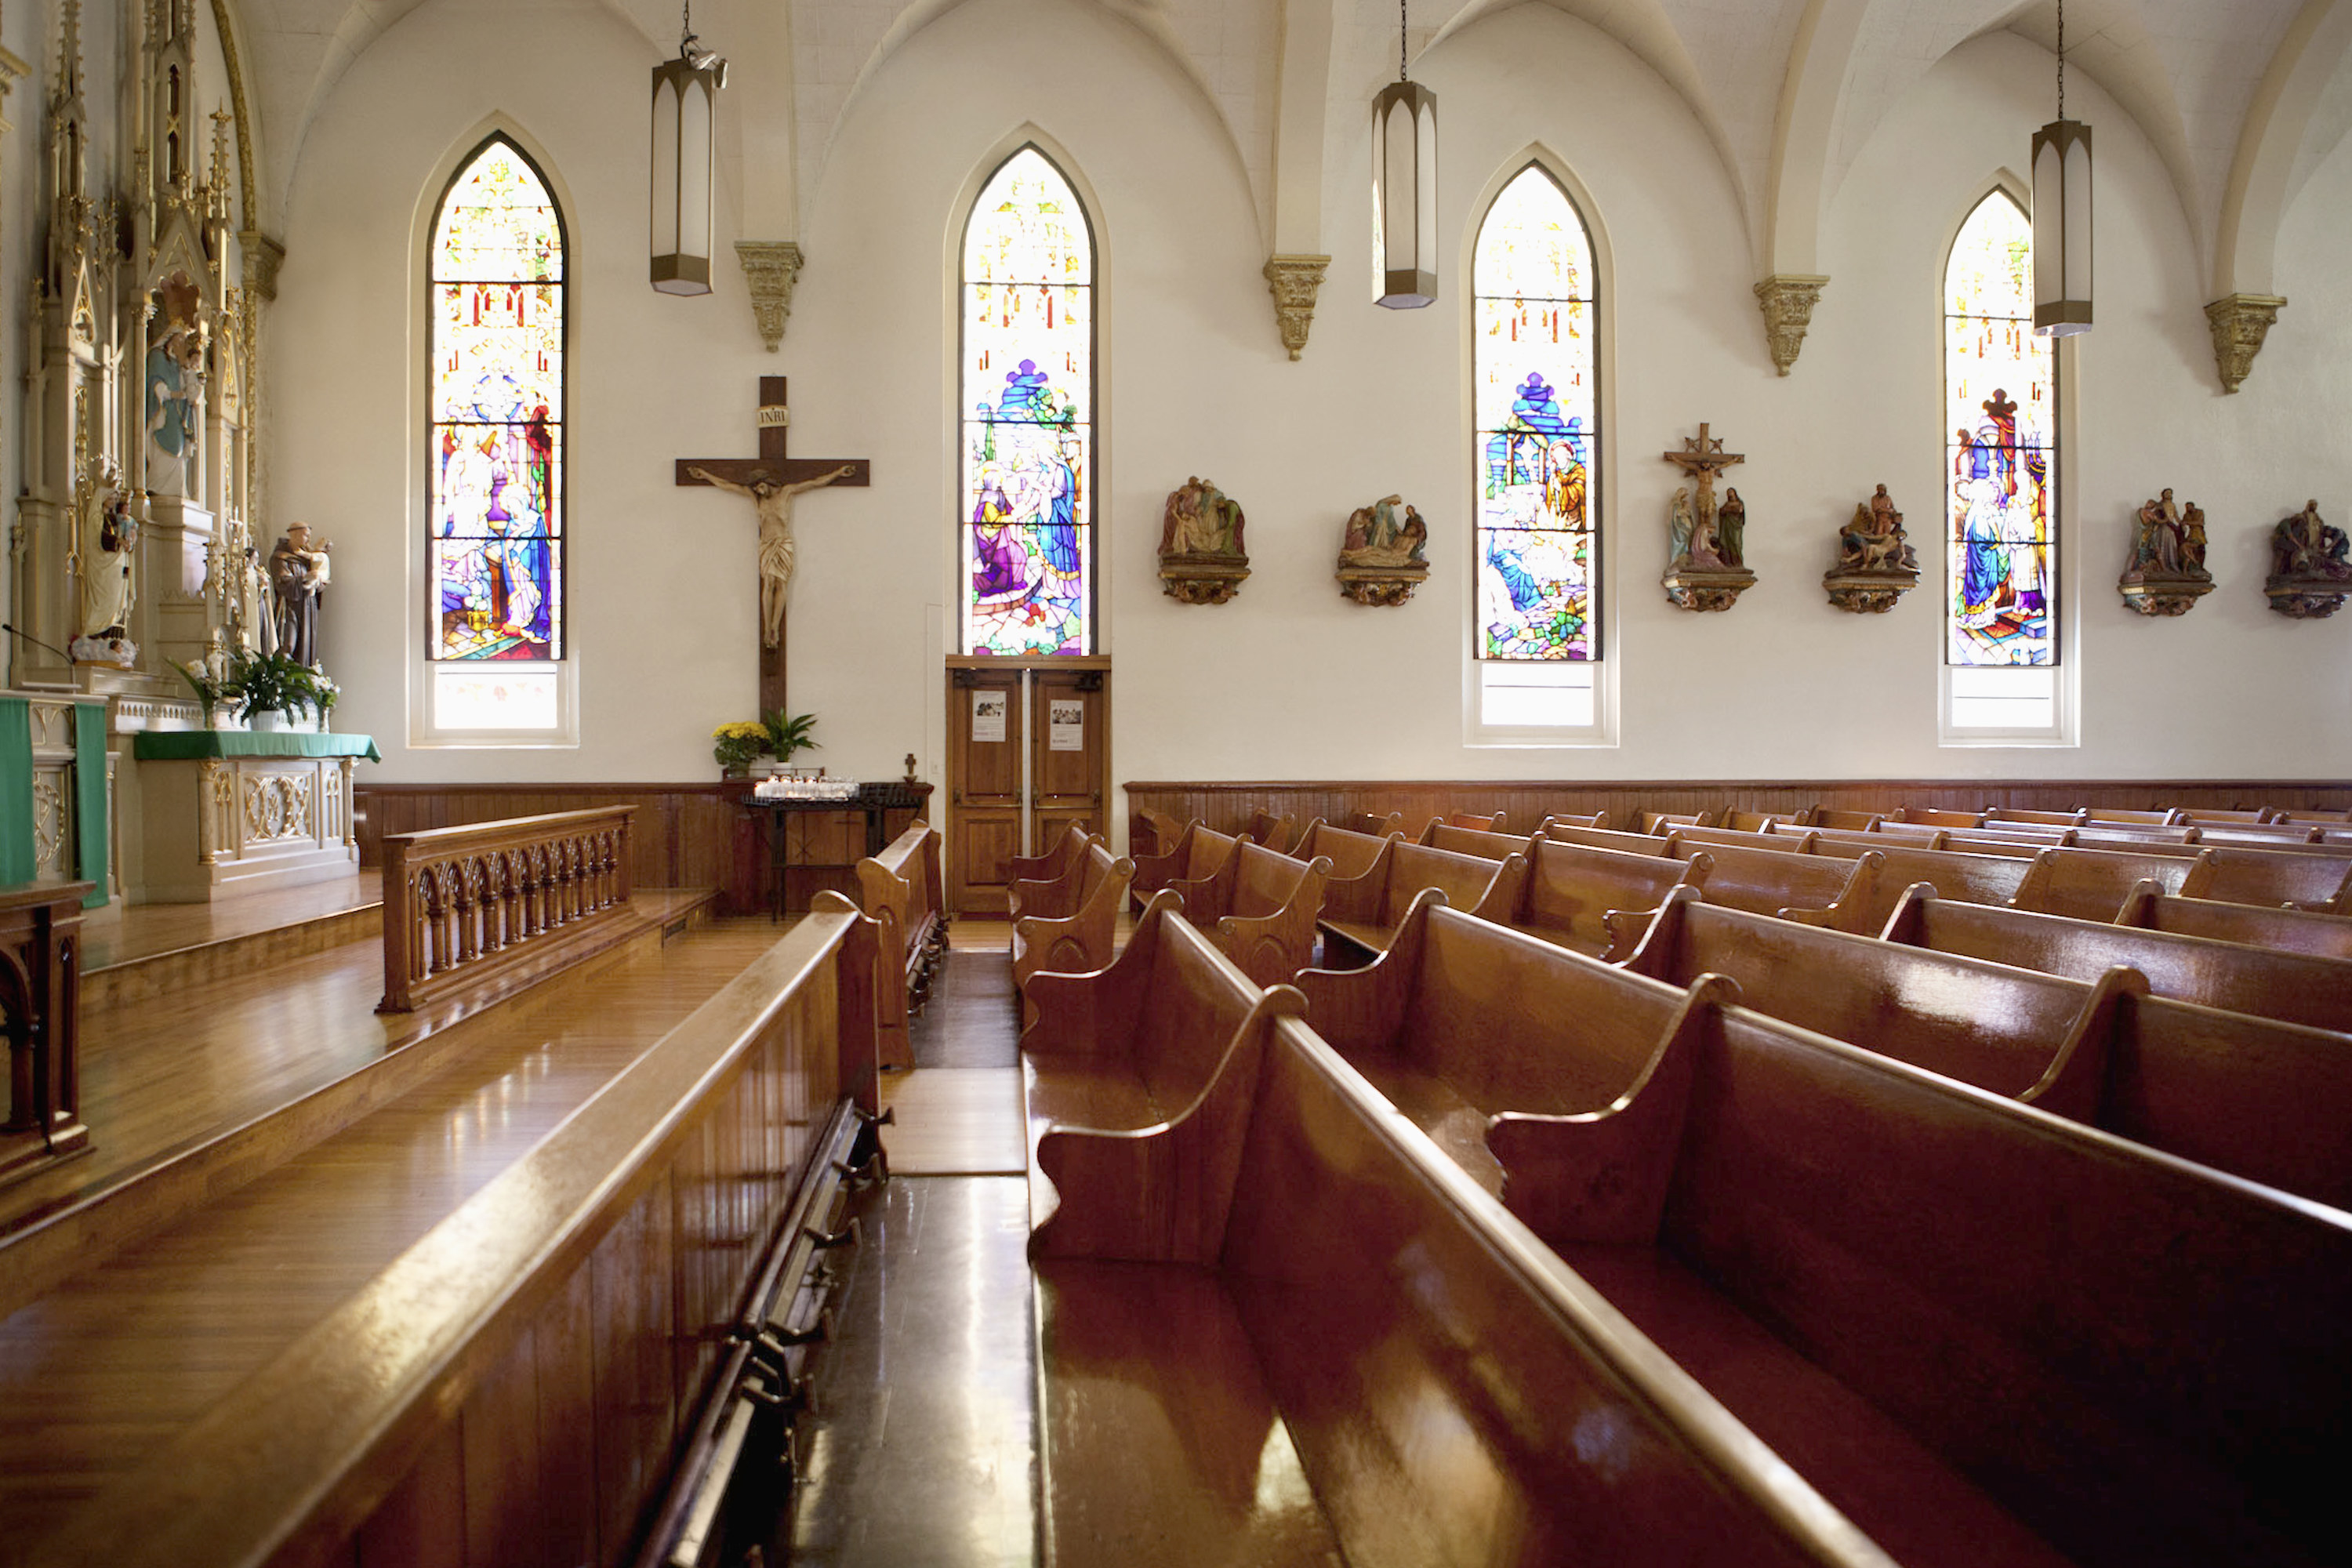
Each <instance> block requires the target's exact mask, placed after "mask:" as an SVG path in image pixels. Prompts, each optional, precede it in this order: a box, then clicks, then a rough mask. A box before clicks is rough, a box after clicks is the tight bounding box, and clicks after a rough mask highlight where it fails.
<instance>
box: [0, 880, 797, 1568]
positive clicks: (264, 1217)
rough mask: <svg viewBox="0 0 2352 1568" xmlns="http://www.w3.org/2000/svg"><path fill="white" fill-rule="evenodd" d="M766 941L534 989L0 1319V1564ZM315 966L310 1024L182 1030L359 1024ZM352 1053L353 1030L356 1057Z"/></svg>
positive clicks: (731, 942) (735, 932)
mask: <svg viewBox="0 0 2352 1568" xmlns="http://www.w3.org/2000/svg"><path fill="white" fill-rule="evenodd" d="M779 934H780V932H779V930H778V928H777V927H775V926H773V925H772V924H770V923H769V922H768V921H764V920H754V921H740V922H737V921H727V922H721V923H719V924H718V925H715V926H712V927H709V928H706V929H703V930H698V931H692V932H689V933H688V934H686V935H684V936H682V937H680V938H678V939H677V940H676V941H674V942H669V943H667V944H666V945H662V946H657V947H655V948H653V949H652V950H651V951H646V952H635V953H632V954H630V955H629V956H627V957H626V958H625V959H622V960H620V961H618V962H615V963H610V964H607V965H604V966H602V967H601V968H600V969H598V970H596V971H595V972H593V973H584V974H579V973H575V977H574V978H572V979H570V980H567V981H566V982H565V983H564V984H562V985H559V986H552V987H547V988H545V989H546V990H548V991H550V992H551V993H553V994H554V996H553V998H552V999H551V1000H550V1001H548V1002H547V1003H546V1005H540V1006H535V1007H532V1008H528V1009H518V1010H515V1011H514V1012H512V1013H511V1014H508V1015H506V1016H505V1017H504V1024H505V1026H504V1027H503V1028H502V1029H501V1030H500V1031H499V1037H498V1038H496V1039H494V1040H488V1041H484V1042H482V1043H480V1044H479V1045H478V1046H477V1047H476V1048H474V1049H472V1050H470V1051H469V1052H467V1054H466V1055H465V1056H463V1057H462V1058H460V1059H458V1060H457V1061H454V1062H452V1063H451V1064H450V1065H449V1066H448V1067H447V1068H446V1070H444V1071H442V1072H440V1073H439V1074H437V1075H436V1077H434V1078H432V1079H428V1080H426V1081H425V1083H423V1084H421V1085H419V1086H418V1087H416V1088H415V1089H413V1090H411V1091H410V1092H408V1093H407V1094H405V1095H404V1096H403V1097H402V1098H401V1099H400V1100H397V1101H395V1102H394V1103H393V1104H391V1105H389V1106H386V1107H384V1108H383V1109H381V1110H376V1111H375V1112H374V1113H373V1114H372V1115H369V1116H367V1117H366V1118H365V1119H363V1120H362V1121H358V1122H356V1123H354V1124H353V1125H352V1126H350V1127H348V1128H346V1129H344V1130H343V1131H340V1132H337V1133H335V1134H334V1135H332V1136H330V1137H328V1138H326V1139H325V1140H323V1141H322V1142H318V1143H317V1144H315V1145H314V1146H312V1147H310V1149H308V1150H307V1151H306V1152H302V1153H299V1154H298V1155H296V1156H294V1157H293V1158H292V1159H290V1160H289V1161H287V1162H286V1163H283V1164H281V1165H278V1167H277V1168H275V1169H273V1170H270V1171H269V1172H268V1173H266V1174H263V1175H260V1176H258V1177H257V1178H255V1179H254V1180H252V1181H250V1182H248V1183H247V1184H244V1185H242V1186H240V1187H238V1188H236V1190H235V1191H233V1192H229V1193H227V1194H224V1195H221V1196H218V1197H216V1198H215V1199H214V1200H213V1201H212V1202H211V1203H209V1204H208V1205H205V1206H204V1207H203V1208H202V1209H200V1210H198V1211H196V1212H194V1213H192V1214H190V1215H186V1216H184V1217H183V1218H181V1219H179V1220H177V1221H176V1222H174V1223H172V1224H170V1225H168V1226H165V1227H164V1228H163V1229H161V1230H159V1231H157V1232H155V1233H154V1234H152V1235H151V1236H148V1237H144V1238H142V1239H139V1240H135V1241H132V1242H131V1243H129V1244H128V1245H125V1246H122V1247H120V1248H119V1249H118V1250H117V1251H116V1252H115V1253H114V1254H113V1256H111V1257H110V1258H105V1259H104V1260H103V1261H100V1262H99V1263H97V1264H95V1265H94V1266H92V1267H89V1268H85V1269H83V1270H82V1271H81V1272H79V1274H77V1275H75V1276H73V1277H71V1278H69V1279H67V1280H66V1281H65V1282H64V1283H63V1284H62V1285H60V1286H58V1288H57V1289H52V1290H51V1291H49V1292H48V1293H47V1295H45V1296H43V1297H42V1298H41V1299H40V1300H37V1301H35V1302H33V1303H32V1304H31V1305H29V1306H26V1307H25V1308H23V1309H22V1310H18V1311H16V1312H15V1313H14V1314H13V1315H11V1316H10V1317H8V1318H7V1319H5V1321H0V1402H4V1403H5V1408H7V1409H11V1410H15V1411H18V1412H31V1411H36V1410H37V1411H40V1412H42V1413H43V1414H42V1418H41V1419H38V1420H17V1421H10V1422H6V1423H0V1520H4V1521H6V1528H5V1530H0V1563H14V1562H18V1561H22V1560H24V1553H26V1552H28V1551H30V1550H31V1547H30V1544H29V1543H30V1542H35V1541H37V1540H38V1538H39V1537H40V1536H41V1535H42V1534H43V1533H45V1531H46V1529H47V1525H48V1524H49V1523H50V1522H51V1521H54V1520H55V1519H56V1518H57V1516H58V1512H59V1510H63V1509H66V1508H68V1507H70V1506H71V1505H72V1504H73V1503H74V1502H75V1501H76V1500H79V1499H83V1498H86V1497H88V1496H89V1495H90V1494H91V1493H92V1492H93V1491H95V1490H96V1489H99V1488H100V1486H102V1485H104V1484H105V1483H106V1482H107V1481H108V1480H109V1479H111V1478H113V1477H116V1476H119V1475H120V1474H121V1472H122V1471H124V1470H125V1469H127V1468H130V1467H131V1466H133V1465H135V1464H136V1463H138V1462H139V1460H140V1459H141V1458H142V1456H144V1455H146V1454H148V1453H149V1452H150V1451H151V1450H152V1448H153V1447H155V1446H156V1445H157V1444H158V1443H160V1442H161V1441H163V1439H164V1438H165V1437H166V1436H169V1435H170V1434H171V1433H173V1431H174V1430H176V1429H178V1428H179V1427H181V1426H184V1425H185V1423H187V1422H188V1421H189V1420H190V1419H192V1418H193V1417H194V1415H197V1414H198V1413H199V1412H201V1411H202V1410H204V1409H205V1407H206V1406H207V1405H210V1404H211V1403H212V1402H213V1401H215V1400H216V1399H217V1398H219V1397H220V1395H221V1394H224V1393H225V1392H226V1390H227V1389H229V1388H230V1387H231V1386H233V1385H234V1384H236V1382H238V1381H239V1380H240V1379H242V1378H243V1377H245V1376H247V1375H248V1374H249V1373H252V1372H253V1371H254V1370H255V1369H256V1368H257V1366H259V1365H260V1364H262V1363H264V1362H266V1361H267V1360H268V1358H269V1357H270V1356H271V1355H273V1354H275V1353H276V1352H278V1351H281V1350H282V1349H283V1348H284V1347H285V1346H286V1345H287V1344H288V1343H289V1342H292V1341H293V1340H294V1339H295V1338H296V1337H297V1336H298V1335H299V1334H300V1333H301V1332H303V1331H305V1330H307V1329H308V1328H310V1326H312V1325H313V1324H315V1323H316V1322H317V1321H319V1320H320V1319H321V1318H322V1317H324V1316H325V1315H326V1314H327V1313H328V1312H330V1311H331V1310H333V1309H334V1308H335V1307H336V1306H337V1305H338V1304H340V1303H341V1301H343V1300H345V1299H347V1298H348V1297H349V1296H350V1295H351V1293H352V1291H353V1290H354V1289H357V1288H358V1287H359V1286H360V1285H361V1284H362V1283H363V1282H364V1281H365V1280H367V1279H370V1278H371V1277H373V1275H374V1274H375V1273H376V1272H378V1271H379V1270H381V1269H382V1268H383V1267H384V1266H385V1265H386V1264H387V1263H389V1262H390V1261H391V1260H392V1259H393V1258H394V1257H396V1256H398V1255H399V1253H400V1252H401V1251H402V1250H403V1249H404V1248H405V1247H408V1246H409V1245H411V1244H412V1243H413V1242H415V1240H416V1239H417V1238H418V1237H421V1236H423V1235H424V1234H425V1231H426V1230H427V1229H429V1228H430V1227H431V1226H433V1225H434V1224H435V1223H436V1221H438V1220H439V1219H441V1218H442V1217H443V1216H445V1215H446V1214H447V1213H448V1212H449V1211H450V1210H451V1208H453V1207H454V1206H455V1205H457V1203H459V1202H461V1201H462V1200H463V1199H464V1198H465V1197H466V1196H467V1195H468V1194H471V1193H473V1192H475V1191H476V1190H478V1188H479V1187H481V1186H482V1184H485V1183H486V1182H488V1180H490V1179H491V1178H492V1177H493V1176H495V1175H496V1174H497V1173H499V1171H500V1170H502V1169H504V1168H505V1167H506V1165H507V1164H508V1163H509V1162H511V1161H512V1160H513V1159H514V1158H515V1157H516V1156H517V1155H518V1154H519V1153H520V1152H522V1151H523V1150H525V1149H527V1148H529V1147H530V1145H531V1144H532V1143H534V1142H537V1141H538V1140H539V1139H540V1138H541V1137H542V1136H543V1135H544V1134H545V1133H546V1132H547V1131H549V1130H550V1129H551V1128H552V1127H554V1126H555V1125H556V1123H557V1122H559V1121H562V1119H563V1118H564V1117H566V1116H567V1115H569V1114H570V1113H571V1112H572V1110H575V1109H576V1108H577V1107H578V1106H579V1105H580V1104H581V1103H582V1102H583V1100H586V1099H587V1098H588V1096H590V1095H591V1094H593V1093H594V1092H595V1091H596V1089H599V1088H601V1087H602V1086H603V1085H604V1083H605V1082H607V1081H609V1080H610V1079H611V1078H612V1077H613V1076H614V1074H615V1073H617V1072H618V1071H620V1070H621V1069H622V1068H625V1067H626V1066H627V1065H628V1064H629V1063H630V1062H631V1061H634V1060H635V1058H637V1057H638V1056H639V1055H640V1054H642V1053H643V1052H644V1051H645V1050H646V1048H647V1047H650V1046H651V1045H652V1044H653V1043H654V1042H655V1041H656V1040H658V1039H659V1038H660V1037H661V1036H662V1035H663V1034H664V1033H665V1032H666V1031H667V1030H668V1029H669V1028H670V1027H671V1026H674V1025H675V1024H677V1022H678V1021H679V1020H681V1019H682V1018H684V1017H685V1016H686V1015H687V1014H688V1013H689V1012H691V1011H692V1010H693V1009H694V1007H696V1006H697V1005H699V1004H700V1003H701V1002H702V1001H703V1000H704V999H705V998H707V997H708V996H709V995H710V994H712V993H713V992H715V991H716V990H718V989H719V987H720V986H721V985H723V984H725V983H726V982H727V981H728V980H730V979H731V978H733V976H734V975H736V974H737V973H740V971H741V969H742V967H743V966H744V964H746V963H749V962H750V961H751V959H752V958H753V957H755V956H757V955H758V954H759V953H761V952H764V951H766V949H767V948H768V947H769V946H771V945H772V943H773V942H775V940H776V939H777V936H778V935H779ZM326 967H327V969H328V971H329V973H327V974H326V975H325V976H323V977H322V978H321V980H320V986H321V988H322V989H321V990H320V991H319V992H317V993H314V994H312V995H311V997H310V1002H309V1004H308V1005H307V1006H306V1005H305V1004H303V1003H300V1002H297V1001H293V1000H289V999H286V998H282V997H281V998H271V997H260V998H249V999H248V1002H247V1005H246V1006H244V1007H239V1008H236V1009H231V1008H230V1007H228V1006H227V1005H226V1004H225V1002H222V1001H221V1000H219V999H215V1000H214V1001H213V1002H212V1003H211V1004H209V1005H206V1004H205V1003H203V1002H200V1001H195V1000H194V999H192V1009H191V1011H190V1012H187V1013H181V1014H180V1023H181V1026H182V1027H183V1028H185V1027H187V1026H189V1025H190V1024H192V1023H194V1024H198V1025H202V1024H204V1023H205V1022H206V1021H207V1020H208V1019H209V1017H210V1016H214V1015H224V1016H236V1017H237V1019H238V1020H239V1023H240V1025H241V1028H240V1029H236V1030H232V1031H230V1032H231V1034H233V1035H234V1034H241V1036H242V1040H243V1043H244V1047H245V1054H246V1055H247V1056H250V1055H251V1054H252V1053H255V1052H258V1053H260V1058H259V1059H262V1060H264V1061H268V1060H270V1059H272V1055H273V1052H274V1051H275V1050H276V1049H277V1048H278V1047H273V1046H272V1045H270V1044H269V1043H268V1041H269V1039H270V1037H276V1036H279V1035H290V1036H292V1037H297V1038H299V1037H303V1036H304V1035H306V1034H309V1033H310V1032H312V1031H315V1030H316V1029H318V1028H320V1027H323V1026H327V1021H328V1016H329V1015H328V1014H327V1013H326V1012H325V1011H324V1010H322V1009H321V1010H315V1011H314V1010H310V1009H313V1008H319V1005H320V1003H319V998H320V996H321V995H324V994H341V996H342V997H343V1000H344V1001H345V1003H347V1004H349V1006H347V1007H345V1008H341V1009H339V1010H338V1016H341V1015H343V1014H347V1013H350V1012H354V1011H355V1012H356V1014H357V1015H358V1016H364V1017H372V1016H373V1015H372V1014H370V1013H369V1012H368V1009H369V1008H371V1007H372V1006H373V1002H374V993H373V989H371V988H370V987H371V986H372V985H373V981H371V982H370V984H369V985H361V986H359V989H358V990H356V991H354V990H352V987H353V986H354V985H356V984H358V982H357V981H356V978H355V976H353V975H352V974H351V973H346V971H348V970H349V968H350V965H349V963H337V964H331V965H328V966H326ZM338 988H341V989H340V993H338ZM256 1010H257V1011H256ZM177 1011H178V1010H176V1009H175V1012H177ZM499 1016H500V1015H497V1014H493V1015H486V1017H492V1018H495V1017H499ZM364 1035H365V1030H364V1029H363V1028H362V1027H361V1026H358V1025H357V1024H356V1023H352V1024H351V1025H350V1026H349V1035H348V1038H349V1039H350V1040H351V1041H352V1047H351V1048H352V1049H353V1050H358V1049H361V1048H362V1047H360V1046H359V1044H358V1043H357V1042H358V1041H360V1040H361V1039H362V1038H363V1037H364ZM376 1048H378V1049H379V1050H380V1049H381V1037H379V1038H378V1045H377V1047H376ZM221 1054H223V1053H222V1052H219V1051H215V1053H214V1055H215V1057H217V1056H219V1055H221ZM213 1065H214V1066H215V1068H218V1067H221V1066H224V1065H225V1064H221V1063H217V1062H215V1064H213ZM286 1070H292V1069H290V1068H288V1069H286ZM183 1076H184V1081H187V1082H189V1083H190V1084H192V1085H194V1086H196V1087H198V1088H202V1087H204V1086H205V1084H206V1083H207V1082H208V1081H210V1080H213V1079H217V1078H219V1077H221V1076H223V1074H222V1073H220V1072H217V1071H214V1072H207V1070H206V1069H205V1053H204V1052H203V1051H202V1050H201V1049H198V1050H195V1051H194V1052H193V1053H192V1055H191V1058H190V1061H189V1063H188V1064H187V1065H186V1066H185V1067H184V1069H183ZM0 1259H5V1253H0ZM0 1267H5V1261H0ZM164 1303H171V1304H172V1305H171V1306H170V1309H169V1310H165V1309H164V1306H163V1304H164ZM192 1303H194V1306H193V1307H192V1306H191V1304H192Z"/></svg>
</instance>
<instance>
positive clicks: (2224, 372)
mask: <svg viewBox="0 0 2352 1568" xmlns="http://www.w3.org/2000/svg"><path fill="white" fill-rule="evenodd" d="M2285 303H2286V301H2285V300H2284V299H2282V298H2280V297H2279V296H2278V295H2276V294H2224V295H2223V296H2221V298H2220V299H2219V300H2214V301H2213V302H2212V303H2211V304H2210V305H2208V306H2206V307H2205V321H2206V323H2207V325H2209V326H2210V327H2211V328H2212V329H2213V363H2214V364H2215V365H2216V366H2217V367H2219V369H2220V370H2221V390H2222V391H2223V392H2225V393H2231V392H2235V391H2237V390H2238V386H2239V384H2240V383H2242V382H2243V381H2244V380H2245V379H2246V373H2247V372H2248V371H2251V370H2252V369H2253V368H2254V356H2255V355H2256V354H2258V353H2262V352H2263V339H2264V338H2265V337H2267V336H2269V334H2270V330H2271V323H2272V322H2273V321H2277V320H2278V313H2279V310H2280V308H2281V307H2282V306H2284V305H2285Z"/></svg>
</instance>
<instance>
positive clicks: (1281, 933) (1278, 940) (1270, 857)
mask: <svg viewBox="0 0 2352 1568" xmlns="http://www.w3.org/2000/svg"><path fill="white" fill-rule="evenodd" d="M1330 876H1331V862H1330V861H1329V860H1328V859H1326V858H1323V857H1321V856H1318V857H1316V858H1314V859H1313V860H1305V861H1302V860H1294V859H1292V858H1290V857H1289V856H1287V855H1277V854H1275V853H1274V852H1273V851H1271V850H1268V849H1264V848H1261V847H1258V846H1257V845H1255V844H1252V843H1249V842H1247V841H1244V843H1243V844H1242V846H1241V848H1240V849H1239V850H1238V851H1237V852H1236V853H1235V854H1234V856H1233V857H1232V858H1229V859H1227V860H1226V862H1225V863H1224V865H1223V867H1222V868H1220V869H1219V870H1218V872H1217V874H1216V875H1215V876H1213V877H1210V878H1207V879H1204V880H1202V881H1198V882H1180V883H1177V884H1176V885H1175V886H1174V887H1173V888H1172V889H1171V891H1173V892H1175V893H1176V894H1178V895H1179V896H1180V897H1181V899H1182V900H1183V901H1184V918H1185V919H1186V920H1188V921H1192V923H1193V924H1194V925H1195V926H1197V927H1199V928H1200V929H1201V930H1202V931H1207V932H1208V933H1209V940H1210V941H1211V942H1214V943H1215V944H1216V946H1217V950H1218V951H1219V952H1223V954H1224V955H1225V956H1226V957H1227V958H1230V959H1232V960H1233V961H1234V963H1235V964H1236V965H1238V966H1239V967H1240V969H1241V972H1242V973H1244V974H1246V975H1248V976H1249V977H1250V979H1251V980H1253V981H1255V983H1257V984H1260V985H1282V984H1288V983H1289V981H1290V979H1291V977H1292V976H1294V975H1296V974H1297V973H1298V972H1299V971H1300V970H1302V969H1304V968H1306V967H1307V965H1308V964H1310V963H1314V962H1315V922H1316V920H1317V918H1318V916H1320V915H1321V914H1322V912H1323V888H1324V884H1325V883H1326V882H1328V880H1329V879H1330Z"/></svg>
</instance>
